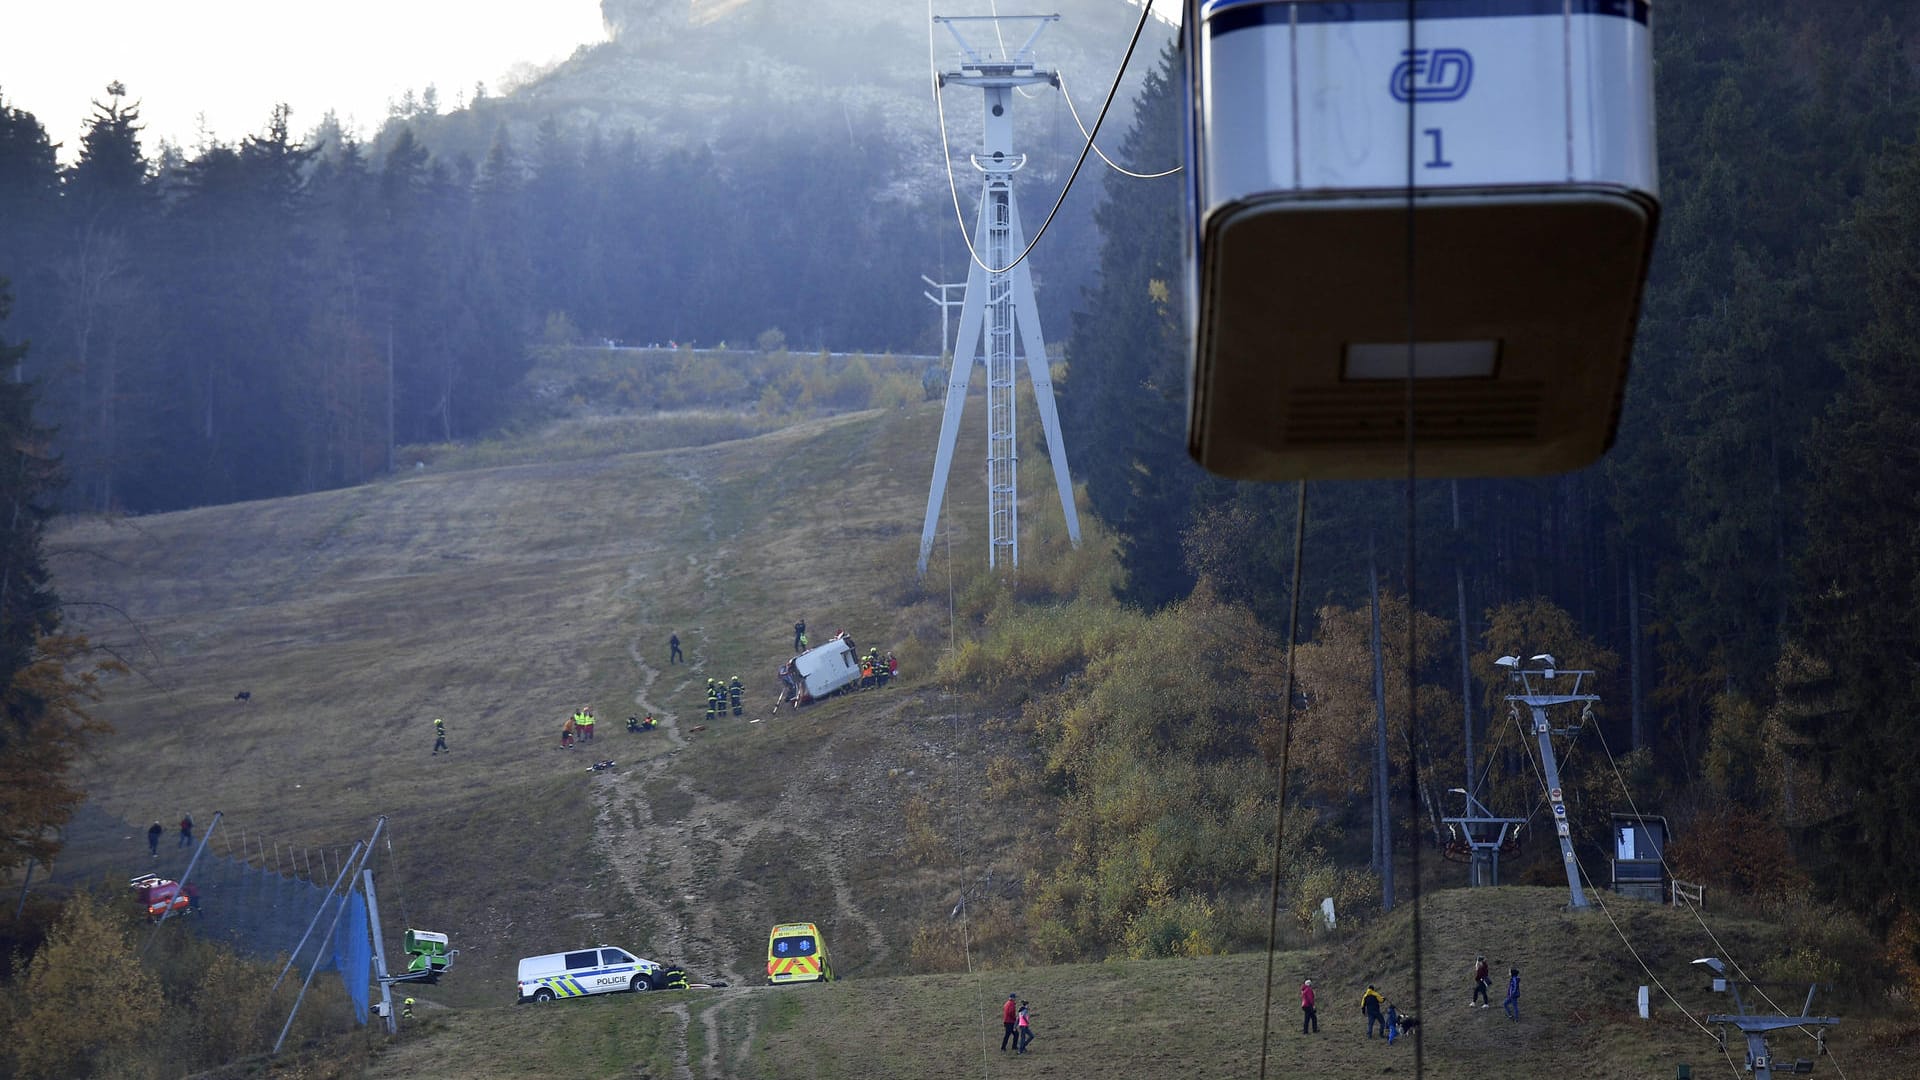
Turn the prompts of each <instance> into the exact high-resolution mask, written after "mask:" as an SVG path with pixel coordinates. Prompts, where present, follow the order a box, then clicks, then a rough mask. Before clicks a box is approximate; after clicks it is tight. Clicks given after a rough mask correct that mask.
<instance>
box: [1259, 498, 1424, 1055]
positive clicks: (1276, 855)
mask: <svg viewBox="0 0 1920 1080" xmlns="http://www.w3.org/2000/svg"><path fill="white" fill-rule="evenodd" d="M1306 547H1307V482H1306V481H1305V480H1302V481H1300V493H1299V496H1298V498H1297V500H1296V501H1295V503H1294V511H1293V593H1292V595H1291V596H1289V597H1288V598H1287V605H1288V611H1287V662H1286V668H1285V670H1286V679H1285V682H1284V683H1282V685H1281V687H1280V692H1281V693H1282V694H1284V695H1285V696H1286V703H1285V704H1284V705H1283V706H1282V707H1281V713H1280V715H1281V721H1280V797H1279V799H1278V800H1277V801H1276V802H1275V804H1274V820H1273V876H1272V880H1271V881H1270V882H1269V884H1268V887H1267V987H1266V994H1265V997H1264V999H1263V1000H1262V1002H1261V1006H1260V1080H1266V1078H1267V1046H1268V1042H1269V1039H1270V1038H1271V1035H1272V1026H1273V956H1274V945H1275V939H1276V938H1277V937H1278V935H1279V925H1280V855H1281V841H1282V840H1283V839H1284V838H1285V836H1286V833H1287V769H1288V767H1289V753H1290V751H1291V750H1292V749H1293V649H1294V643H1295V642H1296V641H1298V640H1299V639H1300V567H1301V564H1302V561H1303V557H1304V553H1305V551H1306ZM1416 1030H1418V1029H1416Z"/></svg>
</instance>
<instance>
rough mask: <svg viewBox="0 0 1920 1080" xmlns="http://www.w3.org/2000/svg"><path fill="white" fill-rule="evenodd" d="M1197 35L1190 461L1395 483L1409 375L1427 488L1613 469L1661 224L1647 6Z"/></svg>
mask: <svg viewBox="0 0 1920 1080" xmlns="http://www.w3.org/2000/svg"><path fill="white" fill-rule="evenodd" d="M1410 12H1411V14H1412V19H1411V23H1410V21H1409V13H1410ZM1182 33H1183V35H1184V47H1185V49H1186V55H1187V80H1188V81H1187V92H1188V94H1189V97H1190V103H1191V106H1192V107H1191V109H1190V115H1191V127H1190V129H1189V131H1188V138H1187V164H1188V166H1189V168H1188V173H1187V176H1188V199H1189V208H1190V214H1189V232H1188V244H1189V252H1188V254H1189V256H1190V261H1189V265H1188V280H1187V294H1188V295H1187V300H1188V305H1187V307H1188V317H1189V320H1190V327H1189V330H1190V334H1191V341H1192V354H1191V357H1190V371H1189V374H1190V390H1191V397H1190V402H1189V406H1190V408H1189V416H1188V450H1189V452H1190V453H1191V454H1192V455H1193V457H1194V458H1195V460H1197V461H1199V462H1200V463H1201V464H1202V465H1204V466H1205V467H1206V468H1208V469H1209V470H1211V471H1213V472H1216V473H1220V474H1223V475H1226V476H1231V477H1235V478H1240V479H1260V480H1293V479H1309V478H1311V479H1322V478H1333V479H1337V478H1354V479H1359V478H1370V477H1386V476H1397V475H1403V474H1404V472H1405V469H1406V465H1407V456H1406V442H1407V436H1408V433H1407V430H1406V428H1407V413H1408V410H1407V387H1406V383H1405V377H1406V375H1407V373H1408V369H1409V366H1411V369H1412V374H1413V376H1414V393H1413V404H1414V410H1413V415H1414V420H1413V424H1414V431H1413V433H1412V434H1413V437H1414V439H1415V440H1416V442H1417V444H1418V447H1419V456H1418V469H1419V473H1420V475H1422V476H1520V475H1533V474H1541V473H1551V472H1560V471H1565V470H1568V469H1573V468H1578V467H1580V466H1583V465H1587V464H1590V463H1591V462H1593V461H1595V460H1596V459H1598V458H1599V456H1600V455H1601V454H1603V453H1604V452H1605V451H1606V449H1607V447H1608V446H1609V445H1610V444H1611V443H1612V441H1613V435H1614V431H1615V429H1616V427H1617V425H1618V422H1619V415H1620V404H1621V398H1622V396H1623V394H1624V392H1625V388H1626V374H1627V365H1628V357H1629V354H1630V353H1631V350H1632V345H1633V333H1634V324H1635V322H1636V320H1637V317H1638V312H1639V306H1640V296H1641V290H1642V288H1643V286H1644V283H1645V280H1646V268H1647V261H1648V258H1649V256H1650V254H1651V251H1652V246H1653V235H1654V230H1655V225H1656V221H1657V218H1658V214H1659V200H1658V193H1657V192H1658V189H1657V185H1656V179H1655V155H1654V138H1653V83H1652V78H1653V54H1652V41H1651V12H1650V9H1649V5H1648V3H1647V0H1413V2H1412V3H1409V2H1408V0H1353V2H1340V3H1335V2H1329V0H1187V4H1186V11H1185V25H1184V28H1183V31H1182ZM1410 328H1411V333H1410ZM1410 337H1411V341H1412V344H1411V346H1409V338H1410Z"/></svg>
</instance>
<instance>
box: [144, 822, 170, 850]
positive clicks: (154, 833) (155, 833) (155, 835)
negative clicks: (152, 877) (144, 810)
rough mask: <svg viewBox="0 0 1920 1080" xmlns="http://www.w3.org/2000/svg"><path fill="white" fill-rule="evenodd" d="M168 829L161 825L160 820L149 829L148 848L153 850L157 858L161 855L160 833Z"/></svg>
mask: <svg viewBox="0 0 1920 1080" xmlns="http://www.w3.org/2000/svg"><path fill="white" fill-rule="evenodd" d="M166 831H167V830H165V829H163V828H161V827H160V823H159V822H158V821H156V822H154V823H153V825H152V826H151V827H150V828H148V829H147V850H148V851H150V852H152V853H153V857H154V858H156V859H157V858H159V857H160V834H161V833H163V832H166Z"/></svg>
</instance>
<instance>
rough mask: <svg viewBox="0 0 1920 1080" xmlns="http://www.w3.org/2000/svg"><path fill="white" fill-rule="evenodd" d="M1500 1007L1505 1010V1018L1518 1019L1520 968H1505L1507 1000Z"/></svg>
mask: <svg viewBox="0 0 1920 1080" xmlns="http://www.w3.org/2000/svg"><path fill="white" fill-rule="evenodd" d="M1500 1007H1501V1008H1503V1009H1505V1010H1506V1011H1507V1019H1509V1020H1513V1021H1515V1022H1518V1021H1519V1019H1520V969H1519V968H1508V969H1507V1000H1506V1001H1504V1002H1502V1003H1501V1005H1500Z"/></svg>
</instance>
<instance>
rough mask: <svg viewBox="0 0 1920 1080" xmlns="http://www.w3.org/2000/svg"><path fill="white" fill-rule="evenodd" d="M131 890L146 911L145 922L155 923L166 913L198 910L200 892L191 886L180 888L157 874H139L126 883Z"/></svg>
mask: <svg viewBox="0 0 1920 1080" xmlns="http://www.w3.org/2000/svg"><path fill="white" fill-rule="evenodd" d="M127 886H128V887H129V888H131V889H132V890H133V895H134V899H136V900H138V901H139V902H140V903H141V905H142V906H144V907H145V908H146V909H147V921H148V922H154V921H157V920H158V919H159V918H160V917H161V916H163V915H165V914H166V913H167V912H168V911H170V910H171V911H173V912H176V913H177V912H182V911H198V910H200V890H199V889H196V888H194V887H193V886H192V885H187V886H185V887H182V886H181V884H180V883H179V882H177V881H175V880H173V879H172V878H164V877H161V876H159V875H158V874H141V875H140V876H139V877H136V878H134V879H133V880H131V881H129V882H127Z"/></svg>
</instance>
